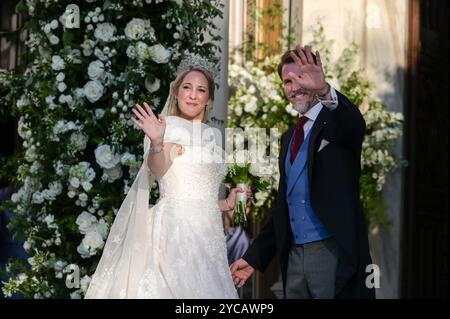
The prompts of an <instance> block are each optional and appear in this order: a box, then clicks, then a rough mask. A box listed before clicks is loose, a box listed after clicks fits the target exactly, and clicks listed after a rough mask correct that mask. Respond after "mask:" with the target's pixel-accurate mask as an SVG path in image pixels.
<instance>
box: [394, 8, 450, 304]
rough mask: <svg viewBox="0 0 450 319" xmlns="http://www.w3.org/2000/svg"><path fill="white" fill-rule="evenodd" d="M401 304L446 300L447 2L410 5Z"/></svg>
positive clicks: (447, 285) (447, 264)
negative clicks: (415, 299) (417, 300)
mask: <svg viewBox="0 0 450 319" xmlns="http://www.w3.org/2000/svg"><path fill="white" fill-rule="evenodd" d="M409 5H410V7H409V11H410V12H409V50H408V52H409V56H408V64H409V67H408V81H407V85H408V87H407V90H406V96H405V99H406V112H405V116H406V127H405V130H406V131H405V147H406V149H405V153H406V156H407V159H408V162H409V165H408V167H407V169H406V177H405V209H404V223H403V236H402V273H401V291H402V297H403V298H448V290H449V269H448V266H449V260H448V258H449V246H448V244H449V231H448V230H449V229H448V227H449V223H448V219H449V216H448V215H449V210H448V153H449V152H448V133H449V132H448V113H449V92H448V91H449V63H448V53H449V52H448V51H449V50H448V49H449V41H448V30H449V27H448V15H449V2H448V1H447V0H410V2H409Z"/></svg>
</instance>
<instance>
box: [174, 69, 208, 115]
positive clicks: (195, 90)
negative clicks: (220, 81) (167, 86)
mask: <svg viewBox="0 0 450 319" xmlns="http://www.w3.org/2000/svg"><path fill="white" fill-rule="evenodd" d="M177 99H178V110H179V112H180V116H181V117H183V118H185V119H187V120H191V121H193V120H199V121H202V120H203V117H204V116H205V108H206V105H207V103H208V101H209V88H208V80H207V79H206V77H205V76H204V75H203V73H201V72H199V71H191V72H189V73H188V74H186V76H185V77H184V79H183V82H181V85H180V88H179V89H178V95H177Z"/></svg>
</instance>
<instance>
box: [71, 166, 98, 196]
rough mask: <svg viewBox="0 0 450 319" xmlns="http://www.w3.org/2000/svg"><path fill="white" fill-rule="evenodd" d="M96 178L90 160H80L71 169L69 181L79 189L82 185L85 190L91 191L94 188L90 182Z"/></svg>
mask: <svg viewBox="0 0 450 319" xmlns="http://www.w3.org/2000/svg"><path fill="white" fill-rule="evenodd" d="M94 178H95V171H94V169H92V168H91V164H90V163H89V162H80V163H78V164H77V165H74V166H72V167H71V168H70V170H69V181H70V185H71V186H72V187H73V188H75V189H77V188H79V187H80V186H81V187H82V188H83V189H84V190H85V191H87V192H88V191H89V190H90V189H91V188H92V184H91V183H90V182H91V181H93V180H94Z"/></svg>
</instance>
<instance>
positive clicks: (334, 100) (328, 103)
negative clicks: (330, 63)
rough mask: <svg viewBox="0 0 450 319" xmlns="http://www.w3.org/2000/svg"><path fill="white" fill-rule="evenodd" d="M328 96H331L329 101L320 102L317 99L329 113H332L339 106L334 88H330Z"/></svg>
mask: <svg viewBox="0 0 450 319" xmlns="http://www.w3.org/2000/svg"><path fill="white" fill-rule="evenodd" d="M330 95H331V100H321V99H319V101H320V103H322V105H323V106H325V107H326V108H327V109H329V110H330V111H333V110H334V109H335V108H337V107H338V105H339V102H338V96H337V93H336V90H335V89H334V87H331V89H330Z"/></svg>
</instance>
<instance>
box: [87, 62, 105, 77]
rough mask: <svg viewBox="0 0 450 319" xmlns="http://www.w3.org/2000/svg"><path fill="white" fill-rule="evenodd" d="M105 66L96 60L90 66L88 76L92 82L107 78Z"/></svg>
mask: <svg viewBox="0 0 450 319" xmlns="http://www.w3.org/2000/svg"><path fill="white" fill-rule="evenodd" d="M104 68H105V66H104V64H103V62H102V61H99V60H96V61H93V62H91V63H90V64H89V67H88V75H89V78H91V80H103V79H104V77H105V69H104Z"/></svg>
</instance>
